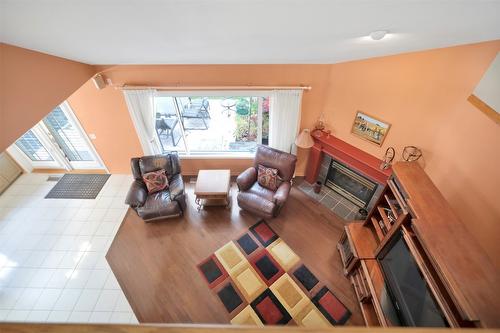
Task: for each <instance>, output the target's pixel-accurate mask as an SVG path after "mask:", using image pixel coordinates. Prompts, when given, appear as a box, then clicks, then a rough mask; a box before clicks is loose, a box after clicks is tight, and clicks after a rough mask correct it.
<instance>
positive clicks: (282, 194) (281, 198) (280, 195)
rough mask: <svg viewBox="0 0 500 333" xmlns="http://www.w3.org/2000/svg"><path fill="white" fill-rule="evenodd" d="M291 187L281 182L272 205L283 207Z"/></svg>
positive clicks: (287, 183)
mask: <svg viewBox="0 0 500 333" xmlns="http://www.w3.org/2000/svg"><path fill="white" fill-rule="evenodd" d="M291 188H292V185H291V184H290V183H289V182H283V183H281V185H280V186H279V187H278V189H277V190H276V192H275V193H274V197H273V198H274V203H275V204H276V205H278V206H283V204H284V203H285V201H286V199H288V194H289V193H290V189H291Z"/></svg>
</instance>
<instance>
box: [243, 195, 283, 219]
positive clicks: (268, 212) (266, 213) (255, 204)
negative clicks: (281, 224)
mask: <svg viewBox="0 0 500 333" xmlns="http://www.w3.org/2000/svg"><path fill="white" fill-rule="evenodd" d="M238 206H240V207H241V208H242V209H244V210H247V211H249V212H251V213H253V214H256V215H258V216H262V217H263V218H272V217H273V216H274V209H275V204H274V203H273V202H272V201H269V200H267V199H265V198H263V197H261V196H260V195H258V194H255V193H250V192H240V193H238Z"/></svg>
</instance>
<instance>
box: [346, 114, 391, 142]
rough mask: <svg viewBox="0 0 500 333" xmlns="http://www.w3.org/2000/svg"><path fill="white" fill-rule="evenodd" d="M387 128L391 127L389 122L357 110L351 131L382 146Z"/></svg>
mask: <svg viewBox="0 0 500 333" xmlns="http://www.w3.org/2000/svg"><path fill="white" fill-rule="evenodd" d="M389 128H391V124H389V123H386V122H384V121H382V120H379V119H376V118H374V117H372V116H369V115H367V114H366V113H363V112H361V111H357V112H356V116H355V117H354V123H353V124H352V129H351V133H352V134H355V135H357V136H359V137H360V138H362V139H364V140H366V141H368V142H371V143H374V144H376V145H378V146H382V143H383V142H384V139H385V137H386V136H387V132H389Z"/></svg>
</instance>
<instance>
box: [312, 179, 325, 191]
mask: <svg viewBox="0 0 500 333" xmlns="http://www.w3.org/2000/svg"><path fill="white" fill-rule="evenodd" d="M321 186H323V184H322V183H321V182H320V181H317V182H316V183H314V185H313V191H314V193H316V194H318V193H319V192H321Z"/></svg>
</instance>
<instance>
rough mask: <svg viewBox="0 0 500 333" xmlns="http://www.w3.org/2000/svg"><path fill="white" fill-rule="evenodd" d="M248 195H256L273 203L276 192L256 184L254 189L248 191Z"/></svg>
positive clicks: (253, 186)
mask: <svg viewBox="0 0 500 333" xmlns="http://www.w3.org/2000/svg"><path fill="white" fill-rule="evenodd" d="M246 192H247V193H252V194H255V195H257V196H259V197H261V198H264V199H266V200H267V201H270V202H273V201H274V192H273V191H271V190H270V189H267V188H265V187H263V186H261V185H260V184H259V183H257V182H255V183H254V184H253V185H252V187H250V188H249V189H248V190H247V191H246Z"/></svg>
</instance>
